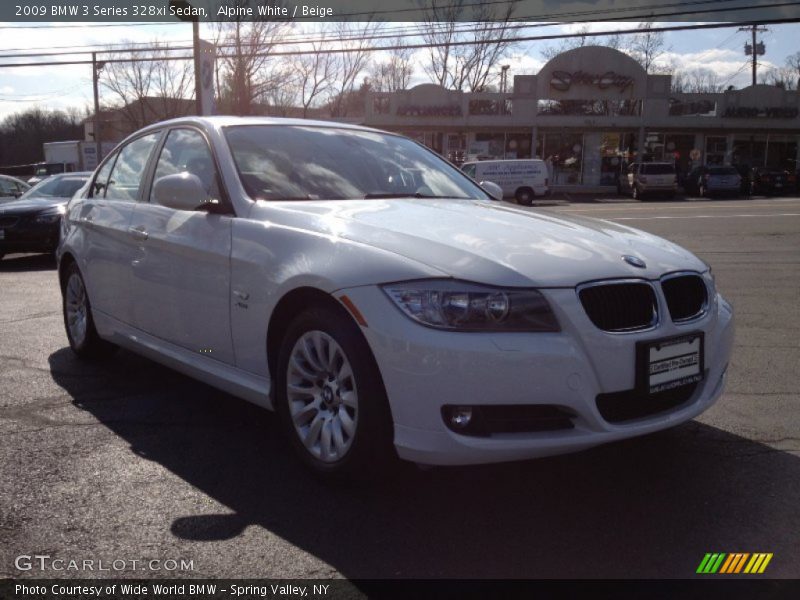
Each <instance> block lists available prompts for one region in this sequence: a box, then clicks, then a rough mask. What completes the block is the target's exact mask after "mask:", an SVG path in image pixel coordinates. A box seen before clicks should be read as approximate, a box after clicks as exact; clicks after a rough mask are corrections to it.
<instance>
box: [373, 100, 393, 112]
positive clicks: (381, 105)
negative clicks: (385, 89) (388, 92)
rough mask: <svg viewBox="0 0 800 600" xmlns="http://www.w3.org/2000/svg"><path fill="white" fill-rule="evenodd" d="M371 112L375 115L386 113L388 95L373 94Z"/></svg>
mask: <svg viewBox="0 0 800 600" xmlns="http://www.w3.org/2000/svg"><path fill="white" fill-rule="evenodd" d="M372 112H373V113H375V114H376V115H388V114H389V96H375V97H374V98H373V99H372Z"/></svg>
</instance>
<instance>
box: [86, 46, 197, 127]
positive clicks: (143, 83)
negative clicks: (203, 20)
mask: <svg viewBox="0 0 800 600" xmlns="http://www.w3.org/2000/svg"><path fill="white" fill-rule="evenodd" d="M169 56H170V51H169V46H168V45H166V44H164V43H161V42H158V41H155V42H153V43H152V44H151V46H150V48H148V49H147V50H137V51H134V52H131V53H130V54H128V55H127V58H130V59H131V61H130V62H109V63H107V64H106V65H105V66H104V68H103V70H102V72H101V76H100V83H101V85H102V86H103V87H104V88H105V89H106V90H107V91H108V92H111V97H112V101H111V103H112V104H113V105H116V106H117V108H118V109H119V110H120V112H121V114H122V115H123V118H124V120H125V121H126V124H127V126H128V127H129V128H131V129H139V128H141V127H144V126H145V125H147V124H149V123H152V122H153V121H154V120H162V119H170V118H173V117H179V116H183V115H185V114H186V112H187V102H186V100H187V99H189V98H192V97H193V96H194V71H193V70H192V64H191V62H190V61H172V60H166V59H167V58H168V57H169ZM142 59H147V60H142ZM153 59H156V60H153ZM106 97H107V96H106Z"/></svg>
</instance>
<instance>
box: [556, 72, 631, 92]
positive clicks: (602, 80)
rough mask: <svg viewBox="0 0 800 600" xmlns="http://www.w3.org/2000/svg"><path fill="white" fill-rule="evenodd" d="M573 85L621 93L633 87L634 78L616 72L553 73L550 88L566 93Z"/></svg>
mask: <svg viewBox="0 0 800 600" xmlns="http://www.w3.org/2000/svg"><path fill="white" fill-rule="evenodd" d="M573 85H585V86H593V87H596V88H597V89H600V90H607V89H609V88H613V89H616V90H617V91H618V92H619V93H622V92H624V91H625V90H626V89H628V88H629V87H633V77H629V76H627V75H622V74H620V73H617V72H616V71H606V72H605V73H587V72H586V71H573V72H569V71H553V72H552V74H551V75H550V87H551V88H552V89H554V90H558V91H559V92H566V91H569V89H570V88H571V87H572V86H573Z"/></svg>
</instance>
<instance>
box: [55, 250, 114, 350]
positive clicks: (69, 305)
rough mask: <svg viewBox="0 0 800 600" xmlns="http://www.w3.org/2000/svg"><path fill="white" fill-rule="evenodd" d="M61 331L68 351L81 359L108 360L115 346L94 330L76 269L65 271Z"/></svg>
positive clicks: (71, 265)
mask: <svg viewBox="0 0 800 600" xmlns="http://www.w3.org/2000/svg"><path fill="white" fill-rule="evenodd" d="M62 308H63V312H64V327H65V328H66V330H67V340H68V341H69V347H70V348H72V351H73V352H75V354H77V355H78V356H79V357H81V358H100V357H103V356H108V353H109V352H111V351H113V350H114V349H115V348H116V346H115V345H114V344H110V343H109V342H106V341H105V340H103V339H102V338H101V337H100V336H99V335H98V334H97V329H95V326H94V319H93V318H92V307H91V304H90V303H89V295H88V294H87V293H86V286H85V285H84V282H83V276H82V275H81V272H80V269H78V265H77V264H75V263H72V264H70V265H69V266H68V267H67V272H66V273H65V276H64V290H63V292H62Z"/></svg>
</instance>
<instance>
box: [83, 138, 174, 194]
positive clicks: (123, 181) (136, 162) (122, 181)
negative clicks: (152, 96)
mask: <svg viewBox="0 0 800 600" xmlns="http://www.w3.org/2000/svg"><path fill="white" fill-rule="evenodd" d="M160 135H161V134H160V133H151V134H149V135H145V136H142V137H140V138H138V139H135V140H133V141H132V142H131V143H129V144H128V145H127V146H125V147H124V148H122V150H120V152H119V157H118V158H117V160H116V162H115V163H114V168H113V169H112V171H111V175H110V177H109V178H108V182H107V183H106V189H105V197H106V198H107V199H109V200H123V201H128V202H133V201H135V200H136V199H137V198H138V197H139V187H140V186H141V184H142V177H143V176H144V170H145V168H146V167H147V161H148V160H149V159H150V154H151V153H152V152H153V147H154V146H155V145H156V142H157V141H158V138H159V136H160ZM98 179H100V177H99V176H98ZM95 185H96V183H95Z"/></svg>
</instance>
